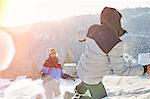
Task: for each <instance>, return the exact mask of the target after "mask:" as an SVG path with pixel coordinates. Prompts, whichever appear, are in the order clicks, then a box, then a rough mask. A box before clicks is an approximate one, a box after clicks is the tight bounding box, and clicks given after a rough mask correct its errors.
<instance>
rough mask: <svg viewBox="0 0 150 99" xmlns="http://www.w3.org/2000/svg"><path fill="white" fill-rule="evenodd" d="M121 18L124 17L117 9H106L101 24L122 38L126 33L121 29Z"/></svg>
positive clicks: (102, 14)
mask: <svg viewBox="0 0 150 99" xmlns="http://www.w3.org/2000/svg"><path fill="white" fill-rule="evenodd" d="M121 17H122V15H121V14H120V13H119V12H118V11H117V10H116V9H115V8H110V7H105V8H104V9H103V10H102V13H101V17H100V21H101V22H100V23H101V25H102V26H104V27H106V28H109V29H110V30H112V31H113V32H114V33H116V34H117V35H118V36H119V37H120V36H121V35H123V34H124V32H125V30H123V29H122V27H121Z"/></svg>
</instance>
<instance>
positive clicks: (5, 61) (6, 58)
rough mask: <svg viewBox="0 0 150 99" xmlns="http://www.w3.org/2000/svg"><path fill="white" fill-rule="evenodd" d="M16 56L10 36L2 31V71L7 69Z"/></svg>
mask: <svg viewBox="0 0 150 99" xmlns="http://www.w3.org/2000/svg"><path fill="white" fill-rule="evenodd" d="M14 54H15V48H14V44H13V41H12V39H11V37H10V35H9V34H8V33H6V32H4V31H2V30H0V71H1V70H5V69H7V67H8V66H9V65H10V63H11V61H12V59H13V57H14Z"/></svg>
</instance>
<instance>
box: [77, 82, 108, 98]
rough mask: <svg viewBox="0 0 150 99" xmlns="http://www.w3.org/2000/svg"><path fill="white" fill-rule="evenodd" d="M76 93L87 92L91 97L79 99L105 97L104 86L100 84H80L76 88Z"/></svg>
mask: <svg viewBox="0 0 150 99" xmlns="http://www.w3.org/2000/svg"><path fill="white" fill-rule="evenodd" d="M75 90H76V91H77V93H79V94H84V93H85V92H86V91H87V90H89V91H90V93H91V97H89V96H81V97H80V99H101V98H104V97H106V96H107V94H106V90H105V88H104V85H103V84H102V82H101V83H99V84H94V85H89V84H86V83H84V82H81V83H80V84H79V85H77V86H76V89H75Z"/></svg>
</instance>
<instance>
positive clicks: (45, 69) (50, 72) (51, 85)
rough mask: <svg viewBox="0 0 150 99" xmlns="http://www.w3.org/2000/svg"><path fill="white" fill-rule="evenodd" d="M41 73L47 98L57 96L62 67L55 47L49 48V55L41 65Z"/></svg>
mask: <svg viewBox="0 0 150 99" xmlns="http://www.w3.org/2000/svg"><path fill="white" fill-rule="evenodd" d="M41 75H42V78H43V84H44V88H45V94H46V97H47V99H52V97H53V96H59V95H60V94H61V92H60V89H59V85H60V82H59V79H60V78H61V75H62V67H61V64H59V59H58V56H57V52H56V49H55V48H51V49H50V51H49V56H48V58H47V60H46V61H45V63H44V65H43V66H42V69H41Z"/></svg>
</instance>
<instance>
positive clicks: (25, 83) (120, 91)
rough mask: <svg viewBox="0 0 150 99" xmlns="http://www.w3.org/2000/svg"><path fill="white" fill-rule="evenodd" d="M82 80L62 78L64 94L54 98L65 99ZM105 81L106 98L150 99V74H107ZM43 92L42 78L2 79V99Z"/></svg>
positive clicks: (30, 96) (27, 97) (29, 97)
mask: <svg viewBox="0 0 150 99" xmlns="http://www.w3.org/2000/svg"><path fill="white" fill-rule="evenodd" d="M80 82H81V81H80V80H79V79H76V81H72V80H64V79H61V83H60V90H61V93H62V95H61V96H58V97H55V98H54V99H63V94H64V92H65V91H70V92H74V88H75V86H76V85H77V84H78V83H80ZM103 83H104V85H105V88H106V90H107V94H108V97H106V98H105V99H150V76H141V77H139V76H122V77H121V76H105V77H104V79H103ZM41 92H43V87H42V86H41V80H35V81H32V80H31V79H22V80H17V81H14V82H11V81H10V80H9V79H1V80H0V99H34V96H35V94H38V93H41Z"/></svg>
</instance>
